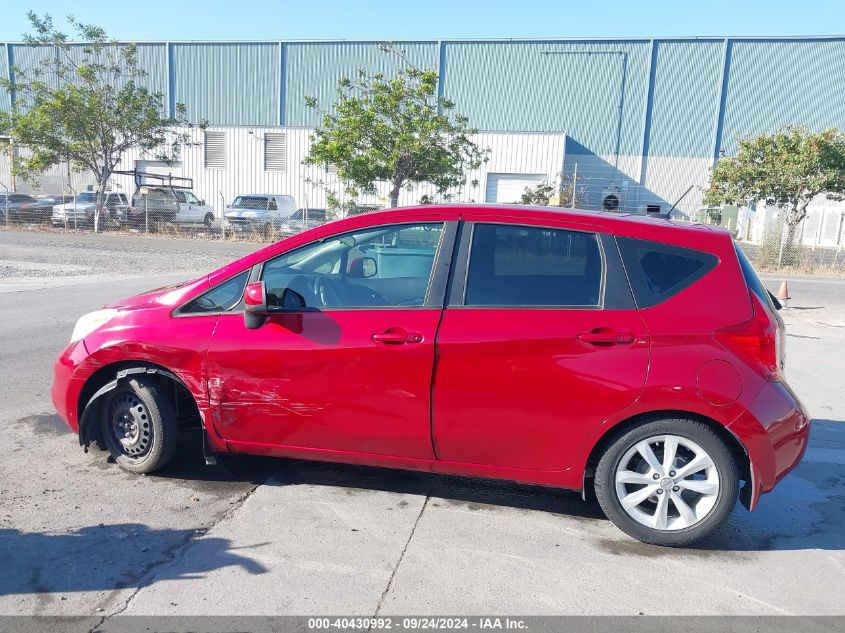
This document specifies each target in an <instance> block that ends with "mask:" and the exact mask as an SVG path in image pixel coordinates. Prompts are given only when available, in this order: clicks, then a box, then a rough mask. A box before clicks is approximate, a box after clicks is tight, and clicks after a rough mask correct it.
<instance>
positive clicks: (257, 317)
mask: <svg viewBox="0 0 845 633" xmlns="http://www.w3.org/2000/svg"><path fill="white" fill-rule="evenodd" d="M269 299H270V301H269V304H268V295H267V289H266V287H265V286H264V282H263V281H253V282H252V283H250V284H247V285H246V290H245V291H244V325H246V327H247V329H249V330H257V329H258V328H260V327H261V326H262V325H264V322H265V321H266V320H267V315H268V314H270V313H274V312H298V311H301V310H304V309H305V307H306V306H305V297H303V296H302V295H301V294H299V293H298V292H297V291H296V290H291V289H290V288H285V289H284V290H283V291H282V295H281V297H278V298H277V297H276V296H273V295H270V296H269Z"/></svg>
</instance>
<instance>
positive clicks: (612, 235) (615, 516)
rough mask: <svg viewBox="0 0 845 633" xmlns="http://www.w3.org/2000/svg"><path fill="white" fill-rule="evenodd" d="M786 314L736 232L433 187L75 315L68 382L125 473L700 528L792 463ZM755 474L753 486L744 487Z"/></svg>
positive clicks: (79, 421) (795, 426) (652, 527)
mask: <svg viewBox="0 0 845 633" xmlns="http://www.w3.org/2000/svg"><path fill="white" fill-rule="evenodd" d="M784 337H785V334H784V326H783V322H782V320H781V319H780V317H779V316H778V314H777V311H776V305H775V303H774V302H773V301H772V299H771V297H770V295H769V294H768V293H767V291H766V290H765V289H764V288H763V286H762V284H761V283H760V280H759V279H758V278H757V275H756V274H755V273H754V270H753V269H752V267H751V266H750V264H749V263H748V261H747V259H746V258H745V256H744V255H743V253H742V251H741V250H739V248H737V247H736V245H735V244H734V242H733V241H732V239H731V236H730V235H729V234H728V233H727V232H726V231H723V230H721V229H718V228H713V227H709V226H700V225H692V224H682V223H676V222H672V221H669V220H659V219H651V218H644V217H641V216H626V215H620V214H609V213H595V212H582V211H571V210H557V209H554V210H552V209H547V208H540V209H534V208H528V207H518V206H509V207H491V206H475V207H473V206H466V207H464V206H440V207H439V206H426V207H420V208H407V209H400V210H394V211H385V212H378V213H372V214H367V215H363V216H357V217H353V218H349V219H346V220H341V221H337V222H332V223H330V224H327V225H323V226H320V227H318V228H316V229H313V230H310V231H306V232H305V233H301V234H299V235H296V236H294V237H291V238H289V239H287V240H284V241H282V242H279V243H277V244H273V245H271V246H268V247H267V248H264V249H262V250H260V251H258V252H256V253H253V254H252V255H249V256H247V257H244V258H243V259H241V260H239V261H237V262H235V263H233V264H230V265H228V266H225V267H223V268H221V269H220V270H217V271H215V272H213V273H211V274H209V275H207V276H205V277H202V278H200V279H197V280H195V281H191V282H188V283H185V284H181V285H179V286H175V287H170V288H163V289H160V290H156V291H152V292H149V293H146V294H142V295H139V296H136V297H132V298H130V299H126V300H123V301H118V302H116V303H114V304H112V305H110V306H107V307H106V308H105V309H103V310H100V311H97V312H94V313H91V314H89V315H86V316H84V317H82V318H81V319H80V320H79V322H78V323H77V325H76V328H75V329H74V332H73V336H72V339H71V343H70V346H69V347H68V348H67V349H66V350H65V351H64V352H63V353H62V355H61V357H60V358H59V359H58V361H57V362H56V365H55V382H54V386H53V400H54V402H55V405H56V407H57V409H58V411H59V413H60V415H61V416H62V417H63V418H64V419H65V420H66V421H67V423H68V425H69V426H70V427H71V428H72V429H73V430H74V431H76V432H78V434H79V439H80V442H81V443H82V444H84V445H85V446H87V445H88V444H89V443H91V442H94V441H96V442H97V443H98V444H100V445H101V446H104V447H106V448H108V450H109V451H110V452H111V454H112V455H113V456H114V458H115V460H116V461H117V463H118V464H119V465H120V466H122V467H123V468H125V469H126V470H129V471H133V472H138V473H147V472H151V471H153V470H156V469H157V468H160V467H161V466H163V465H164V464H166V463H167V462H168V460H170V459H171V457H172V456H173V454H174V448H175V446H176V442H177V436H178V434H179V432H180V430H183V429H184V428H185V427H188V426H190V425H192V424H194V425H196V426H197V427H198V428H201V429H202V430H203V437H204V443H203V447H204V451H205V454H206V456H207V460H208V461H209V462H213V461H214V454H216V453H226V452H237V453H253V454H260V455H276V456H281V457H297V458H306V459H318V460H330V461H338V462H350V463H357V464H370V465H375V466H386V467H392V468H408V469H415V470H425V471H431V472H437V473H452V474H458V475H474V476H483V477H496V478H501V479H511V480H516V481H521V482H530V483H536V484H545V485H550V486H560V487H563V488H570V489H573V490H584V489H585V488H586V487H587V486H588V485H592V486H593V487H594V488H595V491H596V495H597V497H598V500H599V502H600V504H601V506H602V508H603V510H604V512H605V513H606V514H607V516H608V517H609V518H610V519H611V520H612V521H613V522H614V523H615V524H616V525H617V526H618V527H619V528H621V529H622V530H624V531H625V532H627V533H628V534H630V535H632V536H633V537H635V538H637V539H640V540H642V541H646V542H649V543H656V544H661V545H675V546H679V545H686V544H689V543H691V542H692V541H694V540H696V539H698V538H700V537H702V536H704V535H705V534H707V533H709V532H710V531H712V530H713V529H714V528H715V527H716V526H718V525H719V524H720V523H722V522H723V521H724V520H725V519H726V517H727V516H728V515H729V514H730V512H731V510H732V509H733V507H734V505H735V503H736V499H737V497H738V496H739V497H740V498H741V500H742V501H743V503H744V504H745V505H746V506H747V507H748V508H749V509H753V508H754V506H755V505H756V504H757V501H758V499H759V497H760V495H761V494H762V493H765V492H768V491H770V490H771V489H772V488H773V487H774V485H775V484H776V483H777V482H778V481H779V480H780V479H781V478H783V477H784V476H785V475H786V473H788V472H789V471H790V470H791V469H792V468H794V467H795V466H796V465H797V464H798V462H799V461H800V459H801V457H802V455H803V453H804V450H805V448H806V446H807V440H808V435H809V418H808V416H807V414H806V412H805V411H804V409H803V407H802V406H801V404H800V403H799V401H798V399H797V397H796V396H795V394H794V393H793V392H792V391H791V390H790V388H789V386H788V385H787V384H786V381H785V380H784V376H783V359H784ZM741 482H742V489H741V490H740V485H741Z"/></svg>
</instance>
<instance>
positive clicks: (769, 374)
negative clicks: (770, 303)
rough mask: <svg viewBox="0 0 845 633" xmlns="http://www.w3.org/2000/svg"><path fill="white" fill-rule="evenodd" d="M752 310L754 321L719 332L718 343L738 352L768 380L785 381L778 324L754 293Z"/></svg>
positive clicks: (717, 331)
mask: <svg viewBox="0 0 845 633" xmlns="http://www.w3.org/2000/svg"><path fill="white" fill-rule="evenodd" d="M749 294H750V295H751V307H752V310H753V312H754V316H753V317H751V320H750V321H746V322H744V323H740V324H738V325H731V326H728V327H726V328H722V329H721V330H716V333H715V335H716V339H717V340H719V341H720V342H721V343H722V345H724V346H725V347H727V348H728V349H729V350H731V351H732V352H734V353H735V354H736V355H737V356H739V357H740V358H741V359H742V360H744V361H745V362H746V363H748V364H749V365H750V366H751V367H752V368H753V369H755V370H757V371H759V372H760V373H761V374H762V375H763V376H764V377H765V378H766V379H768V380H772V381H778V380H780V379H781V371H780V366H779V362H778V359H779V352H780V351H781V350H780V349H779V348H780V346H781V345H782V344H783V341H782V340H779V339H780V334H781V333H780V332H778V325H777V322H776V321H775V320H774V319H773V318H772V317H771V316H769V312H768V310H766V307H765V306H764V305H763V303H762V302H761V301H760V299H759V298H758V297H757V295H755V294H754V293H753V292H752V293H749Z"/></svg>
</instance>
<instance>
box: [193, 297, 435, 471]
mask: <svg viewBox="0 0 845 633" xmlns="http://www.w3.org/2000/svg"><path fill="white" fill-rule="evenodd" d="M439 318H440V309H439V308H424V307H416V308H408V309H396V308H388V309H366V310H361V309H358V310H325V311H306V312H302V313H285V314H276V315H272V316H270V317H268V319H267V322H266V323H265V324H264V325H263V326H262V327H260V328H259V329H257V330H248V329H246V327H245V326H244V320H243V315H242V314H240V313H230V314H223V315H221V316H220V319H219V322H218V324H217V328H216V329H215V331H214V335H213V337H212V340H211V343H210V346H209V350H208V365H207V367H208V385H209V396H210V399H211V409H212V420H213V424H214V427H215V429H216V430H217V432H218V433H219V434H220V435H221V436H222V437H224V438H225V439H226V440H228V441H229V442H231V443H233V444H234V445H235V446H237V445H239V444H240V445H242V446H243V448H247V446H246V445H248V444H264V445H274V446H286V447H288V446H289V447H303V448H320V449H331V450H338V451H349V452H357V453H374V454H380V455H395V456H402V457H417V458H424V459H432V458H433V457H434V455H433V452H432V447H431V435H430V427H429V424H430V387H431V376H432V369H433V364H434V336H435V332H436V329H437V323H438V320H439ZM397 332H405V333H408V334H409V336H408V337H407V339H406V340H405V341H403V342H400V341H398V340H390V338H391V335H390V334H389V333H397ZM384 333H388V335H384ZM394 338H395V337H394Z"/></svg>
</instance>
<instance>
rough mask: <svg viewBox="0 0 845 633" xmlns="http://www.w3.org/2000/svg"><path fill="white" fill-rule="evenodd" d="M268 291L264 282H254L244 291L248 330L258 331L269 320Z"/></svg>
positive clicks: (245, 321)
mask: <svg viewBox="0 0 845 633" xmlns="http://www.w3.org/2000/svg"><path fill="white" fill-rule="evenodd" d="M267 312H268V310H267V290H266V289H265V288H264V282H263V281H253V282H252V283H249V284H247V285H246V290H245V291H244V325H246V327H247V329H248V330H257V329H258V328H260V327H261V326H262V325H264V321H265V320H266V318H267Z"/></svg>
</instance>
